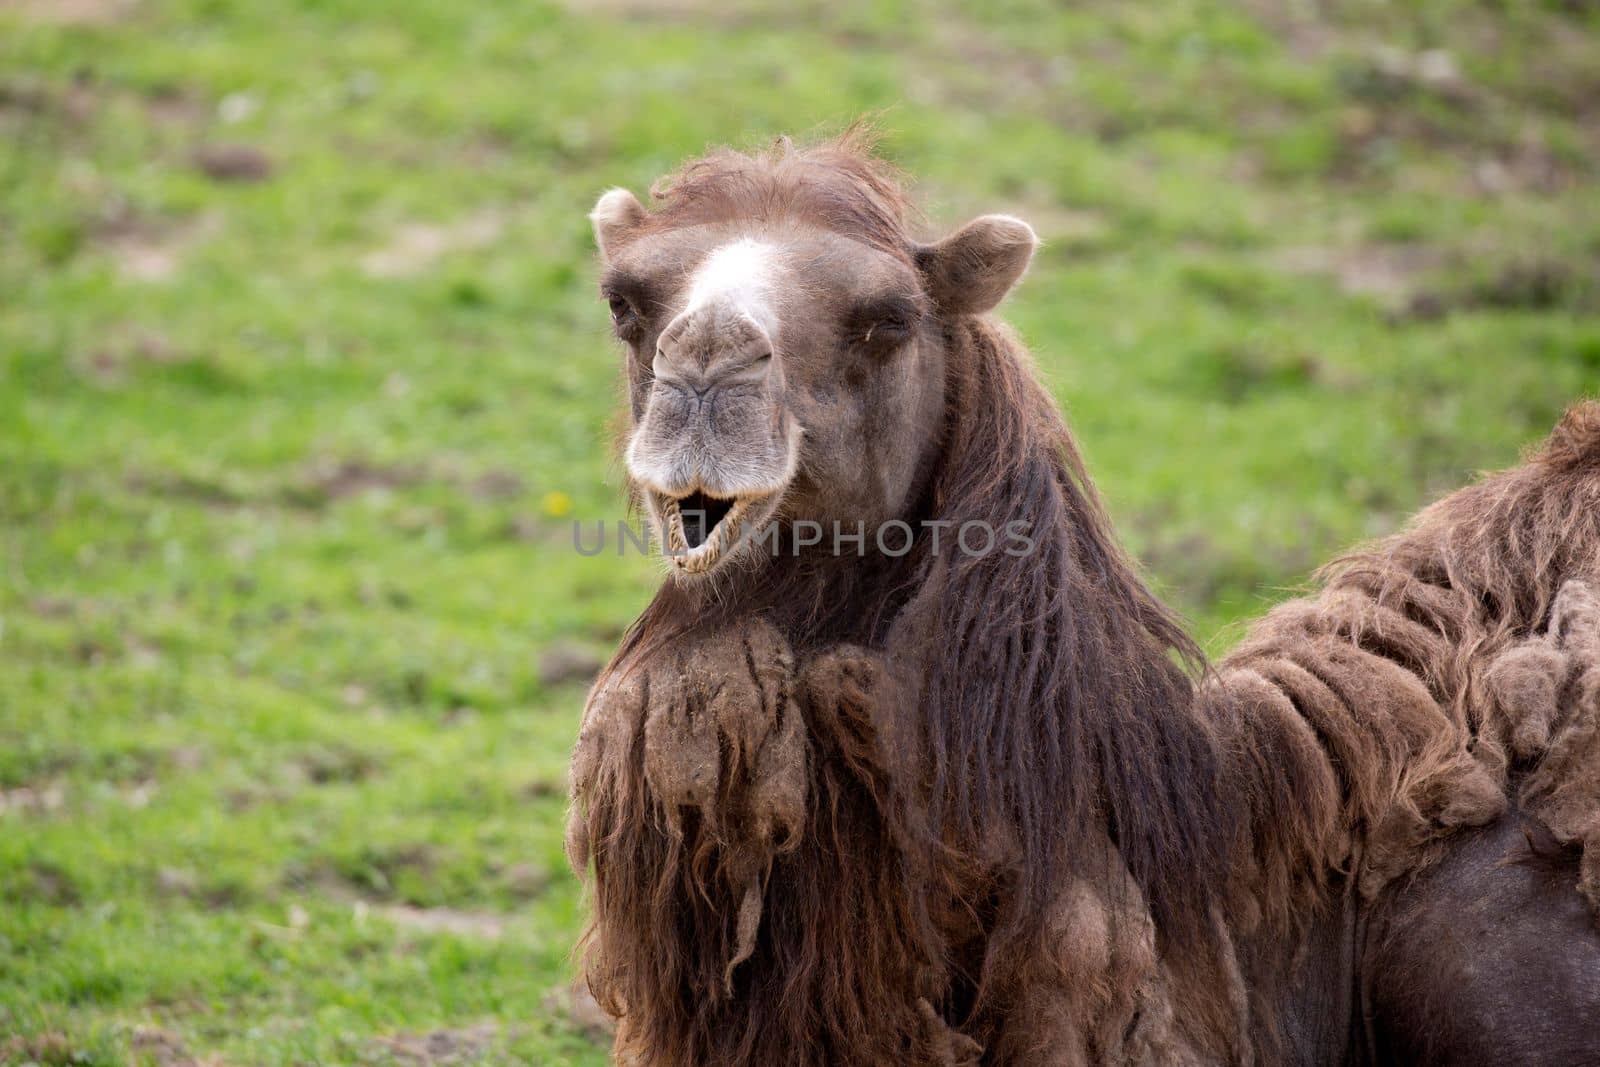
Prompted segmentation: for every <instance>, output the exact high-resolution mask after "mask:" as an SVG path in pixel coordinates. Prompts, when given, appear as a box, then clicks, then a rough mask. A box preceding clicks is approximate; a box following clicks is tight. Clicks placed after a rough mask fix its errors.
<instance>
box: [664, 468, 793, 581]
mask: <svg viewBox="0 0 1600 1067" xmlns="http://www.w3.org/2000/svg"><path fill="white" fill-rule="evenodd" d="M773 495H774V494H771V493H764V494H760V495H758V496H738V497H718V496H711V495H710V494H709V493H705V492H703V491H701V490H698V489H696V490H695V491H694V492H692V493H688V494H686V495H684V496H676V497H674V496H667V495H665V494H662V493H658V494H656V503H657V506H658V507H659V508H660V511H661V526H662V530H663V533H664V536H665V540H666V548H667V558H669V559H670V560H672V565H673V566H674V567H675V568H677V569H678V570H680V571H683V572H686V573H689V574H703V573H705V572H706V571H709V570H710V569H711V568H712V567H714V566H716V565H717V563H719V562H720V561H721V560H722V558H723V557H724V556H725V555H726V554H727V553H728V550H729V549H731V548H733V547H734V546H735V545H737V544H738V543H739V539H740V537H741V536H742V535H743V534H744V533H745V531H746V530H747V529H748V528H750V519H751V518H752V517H755V518H757V519H760V518H763V517H764V516H762V515H760V514H758V513H759V512H760V511H762V510H764V509H763V505H765V504H766V503H768V502H769V501H771V500H772V498H773Z"/></svg>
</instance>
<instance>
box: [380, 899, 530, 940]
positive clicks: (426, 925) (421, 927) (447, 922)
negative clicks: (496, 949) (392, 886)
mask: <svg viewBox="0 0 1600 1067" xmlns="http://www.w3.org/2000/svg"><path fill="white" fill-rule="evenodd" d="M372 913H373V914H375V915H378V916H381V917H382V918H384V919H387V920H388V921H389V922H391V923H393V924H394V925H396V926H398V927H400V928H401V929H402V930H415V931H418V932H420V933H425V934H451V935H453V936H455V937H470V938H476V939H478V940H482V941H498V940H500V938H502V937H503V936H505V932H506V918H505V916H503V915H495V914H493V913H491V912H482V911H461V910H458V909H456V908H418V907H414V906H412V905H410V904H386V905H383V906H381V907H377V908H373V909H372Z"/></svg>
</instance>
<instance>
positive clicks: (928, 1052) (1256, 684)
mask: <svg viewBox="0 0 1600 1067" xmlns="http://www.w3.org/2000/svg"><path fill="white" fill-rule="evenodd" d="M652 193H653V196H652V203H651V205H650V206H649V207H646V205H645V204H643V203H642V202H640V201H639V199H638V198H637V197H635V196H634V195H633V194H632V193H631V192H628V191H626V190H622V189H614V190H611V191H610V192H607V193H606V194H605V195H603V196H602V197H601V198H600V200H599V202H598V203H597V204H596V205H595V208H594V210H593V213H592V216H591V218H592V222H593V225H594V231H595V236H596V239H597V243H598V246H599V250H600V256H601V260H602V264H603V274H602V278H601V291H602V293H603V295H604V296H605V298H606V300H607V302H608V304H609V306H610V310H611V317H612V324H613V329H614V332H615V333H616V336H617V338H618V339H619V342H620V344H621V347H622V349H623V352H624V379H625V382H626V387H627V409H628V430H627V435H626V440H625V445H624V458H625V465H626V470H627V474H628V481H629V487H630V493H631V496H632V498H633V500H634V502H635V503H636V505H637V506H638V507H640V508H641V509H642V510H643V511H644V512H645V513H646V514H647V515H648V516H649V517H650V520H651V522H652V524H653V525H654V527H655V528H656V529H657V530H659V531H660V535H661V538H662V542H663V544H664V546H665V548H666V550H667V552H666V555H667V558H668V561H669V562H668V563H667V564H666V566H667V568H668V572H667V575H666V577H665V580H664V581H663V583H662V585H661V587H660V589H659V590H658V592H657V593H656V595H655V597H654V598H653V599H652V600H651V602H650V603H649V605H648V606H647V608H646V609H645V611H644V613H643V614H642V616H641V617H640V618H639V619H638V620H637V621H636V623H635V624H634V625H633V626H632V627H631V628H630V630H629V631H628V633H627V634H626V635H625V637H624V638H623V640H622V643H621V646H620V648H619V649H618V651H617V653H616V654H615V656H614V658H613V659H612V661H611V662H610V664H609V665H608V666H607V668H606V669H605V670H604V671H603V672H602V674H601V676H600V678H599V679H598V680H597V682H596V683H595V686H594V688H593V690H592V691H591V693H590V696H589V700H588V702H587V704H586V707H585V710H584V718H583V724H582V727H581V730H580V734H579V738H578V741H577V745H576V747H575V751H574V755H573V762H572V770H571V781H572V803H571V810H570V817H569V823H568V834H567V848H568V854H569V858H570V860H571V862H572V864H573V866H574V868H575V869H576V870H578V871H579V872H580V873H581V874H584V875H586V876H587V877H588V879H589V880H590V887H591V897H590V904H591V913H590V919H589V924H588V927H587V929H586V931H585V934H584V939H583V948H582V951H583V955H584V968H585V973H586V976H587V981H588V983H589V985H590V988H591V989H592V991H593V992H594V994H595V996H596V998H597V1000H598V1002H599V1003H600V1004H601V1005H602V1006H603V1007H604V1008H605V1009H606V1010H607V1011H608V1012H609V1013H611V1014H612V1015H614V1016H615V1017H616V1018H617V1020H618V1029H617V1036H616V1047H615V1051H616V1056H617V1059H618V1061H619V1062H621V1063H627V1064H650V1065H680V1064H681V1065H707V1064H717V1065H722V1064H762V1065H769V1064H950V1065H953V1064H1080V1063H1082V1064H1087V1063H1106V1064H1157V1063H1160V1064H1167V1063H1193V1064H1211V1063H1239V1064H1245V1063H1258V1062H1259V1063H1274V1062H1282V1063H1305V1064H1336V1063H1360V1062H1393V1061H1394V1060H1395V1058H1397V1057H1404V1058H1408V1059H1409V1060H1411V1061H1413V1062H1430V1061H1431V1062H1452V1063H1470V1062H1479V1061H1482V1062H1485V1063H1487V1062H1495V1063H1535V1062H1583V1061H1585V1060H1586V1059H1587V1060H1597V1059H1600V1026H1597V1025H1596V1024H1595V1023H1594V1020H1595V1019H1596V1018H1600V933H1597V930H1596V927H1595V925H1594V923H1593V922H1592V915H1591V912H1590V910H1589V907H1588V906H1589V905H1600V894H1597V888H1600V881H1597V878H1596V871H1597V868H1596V862H1597V859H1600V846H1597V847H1595V848H1593V849H1591V850H1586V849H1585V845H1586V844H1588V843H1590V842H1591V840H1592V839H1593V838H1595V837H1596V836H1600V786H1597V785H1596V780H1597V779H1600V647H1597V646H1600V636H1597V632H1596V631H1597V626H1600V602H1597V600H1596V597H1595V590H1596V589H1600V582H1596V581H1595V579H1596V578H1597V577H1600V404H1592V403H1591V404H1587V405H1579V406H1577V407H1574V408H1573V409H1572V410H1571V411H1570V412H1569V413H1568V414H1567V416H1566V417H1565V418H1564V420H1563V421H1562V423H1561V425H1560V426H1559V427H1558V428H1557V429H1556V431H1555V433H1554V434H1553V435H1552V438H1551V440H1550V441H1549V442H1548V443H1547V444H1546V445H1545V447H1544V448H1543V450H1542V451H1540V452H1539V453H1538V454H1537V455H1536V456H1534V457H1533V458H1532V459H1531V460H1530V461H1529V462H1528V463H1527V464H1525V465H1524V466H1522V467H1519V468H1516V469H1514V470H1512V471H1509V472H1506V473H1503V474H1500V475H1495V476H1492V477H1490V478H1488V479H1486V480H1485V481H1483V482H1482V483H1480V484H1478V485H1476V486H1473V487H1470V488H1468V489H1466V490H1463V491H1462V492H1460V493H1458V494H1456V495H1454V496H1451V497H1448V498H1446V499H1445V500H1443V501H1441V502H1439V503H1438V504H1436V505H1434V506H1433V507H1432V508H1430V509H1428V510H1427V511H1425V512H1423V513H1422V514H1421V515H1420V516H1419V517H1418V518H1417V519H1416V520H1414V521H1413V523H1412V524H1411V525H1410V526H1409V527H1408V528H1407V529H1406V530H1404V531H1403V532H1401V533H1399V534H1397V535H1395V536H1394V537H1392V538H1390V539H1388V540H1386V541H1382V542H1379V543H1377V544H1375V545H1372V546H1368V547H1366V548H1363V549H1360V550H1357V551H1355V552H1353V553H1352V554H1350V555H1349V556H1347V557H1345V558H1344V559H1341V560H1339V561H1337V562H1335V563H1334V564H1333V565H1331V566H1330V567H1329V568H1328V569H1327V570H1325V571H1324V572H1323V574H1322V576H1321V582H1322V584H1321V588H1320V590H1318V591H1317V592H1316V593H1314V594H1312V595H1309V596H1307V597H1305V598H1302V599H1299V600H1295V601H1291V602H1289V603H1287V604H1285V605H1282V606H1280V607H1279V608H1278V609H1276V610H1275V611H1273V612H1272V613H1270V614H1269V615H1267V616H1266V617H1265V618H1264V619H1263V620H1261V621H1260V622H1259V623H1258V624H1257V625H1256V627H1255V628H1254V629H1253V630H1252V631H1251V633H1250V634H1249V635H1248V636H1247V637H1246V639H1245V640H1244V642H1243V643H1242V644H1241V646H1240V647H1239V648H1238V649H1237V650H1235V651H1234V652H1233V653H1232V654H1231V655H1230V656H1228V657H1227V658H1226V659H1224V660H1223V661H1222V662H1220V663H1218V664H1215V665H1211V664H1208V663H1207V662H1206V661H1205V658H1204V656H1203V655H1202V654H1201V652H1200V650H1199V648H1198V647H1197V646H1196V644H1195V643H1194V641H1193V640H1192V639H1191V638H1190V637H1189V636H1188V635H1187V634H1186V633H1185V632H1184V630H1183V627H1182V625H1181V624H1180V622H1179V620H1178V619H1177V617H1176V616H1175V615H1174V613H1173V612H1171V611H1170V610H1169V609H1168V608H1167V607H1166V606H1165V605H1163V604H1162V603H1161V602H1160V601H1159V600H1158V599H1157V598H1156V597H1155V596H1154V595H1153V594H1152V593H1151V592H1150V590H1149V589H1148V588H1147V586H1146V584H1145V583H1144V581H1143V580H1142V579H1141V578H1140V576H1139V573H1138V570H1137V568H1136V566H1135V565H1134V563H1133V562H1132V560H1130V558H1129V557H1128V556H1127V554H1126V553H1125V552H1124V551H1123V550H1122V549H1121V548H1120V547H1119V545H1118V543H1117V541H1116V538H1115V536H1114V534H1113V532H1112V529H1111V525H1110V522H1109V521H1108V519H1107V517H1106V514H1105V512H1104V510H1103V508H1102V506H1101V504H1100V502H1099V499H1098V497H1097V496H1096V494H1095V491H1094V489H1093V486H1092V484H1091V482H1090V480H1089V477H1088V474H1087V471H1086V470H1085V467H1084V464H1083V461H1082V459H1081V457H1080V455H1079V453H1078V450H1077V448H1076V446H1075V444H1074V442H1073V439H1072V436H1071V434H1070V433H1069V432H1068V430H1067V427H1066V425H1065V424H1064V422H1063V420H1062V418H1061V416H1060V414H1059V412H1058V410H1057V408H1056V406H1055V404H1054V402H1053V401H1052V399H1051V398H1050V396H1049V395H1048V393H1047V392H1046V391H1045V390H1044V388H1043V387H1042V386H1041V385H1040V384H1039V381H1038V379H1037V376H1036V375H1035V373H1034V371H1033V369H1032V366H1031V363H1030V361H1029V358H1028V355H1027V353H1026V351H1025V350H1024V348H1023V346H1022V344H1021V343H1020V342H1019V340H1018V339H1017V338H1016V336H1015V335H1014V334H1012V333H1011V332H1010V331H1009V330H1008V329H1007V328H1006V327H1005V326H1004V325H1002V324H1001V323H999V322H998V321H996V320H995V318H994V317H993V316H992V315H991V314H990V312H992V310H993V309H994V308H995V307H996V305H997V304H998V303H999V302H1000V301H1001V299H1002V298H1003V297H1004V296H1005V295H1006V294H1007V293H1008V292H1009V291H1010V290H1011V289H1012V287H1013V286H1014V285H1015V284H1016V283H1017V282H1018V280H1019V279H1020V278H1021V277H1022V276H1023V274H1024V272H1025V270H1026V269H1027V267H1028V265H1029V262H1030V260H1031V257H1032V255H1033V252H1034V248H1035V244H1036V239H1035V236H1034V233H1033V231H1032V229H1031V228H1030V227H1029V226H1028V225H1027V224H1026V223H1024V222H1022V221H1021V220H1019V219H1015V218H1011V217H1009V216H1003V215H988V216H983V217H980V218H977V219H975V220H973V221H972V222H970V223H968V224H967V225H965V226H963V227H961V228H960V229H958V230H957V231H955V232H954V233H953V234H951V235H950V236H948V237H945V238H943V239H941V240H938V241H934V242H931V243H926V242H922V241H919V240H917V239H916V238H915V237H913V236H912V234H911V232H910V224H909V222H908V220H909V219H910V218H911V217H912V211H911V206H910V204H909V202H908V200H907V197H906V196H905V194H904V192H903V189H902V186H901V183H900V182H899V180H898V178H897V176H896V175H895V173H894V172H893V171H892V170H891V169H890V168H888V167H887V166H886V165H885V164H884V163H882V162H881V161H880V160H878V159H877V158H876V157H875V155H874V153H873V152H872V149H871V145H870V137H869V136H868V135H866V134H865V133H863V132H862V131H860V130H858V129H853V130H852V131H850V132H847V133H846V134H845V135H843V136H842V137H839V138H837V139H833V140H830V141H826V142H823V143H820V144H817V145H813V146H810V147H805V148H801V147H796V146H795V145H794V144H792V143H791V142H789V141H788V140H780V141H778V142H777V143H776V144H774V145H773V146H772V147H771V148H770V149H768V150H765V151H762V152H758V153H753V154H744V153H739V152H735V151H731V150H721V151H718V152H714V153H712V154H711V155H708V156H706V157H705V158H703V159H700V160H697V161H695V162H692V163H690V164H688V165H687V166H686V167H684V168H683V169H682V170H680V171H679V172H678V173H676V174H675V175H672V176H670V177H669V178H667V179H664V180H663V181H662V182H660V183H658V184H657V185H656V187H655V188H654V189H653V190H652ZM885 530H892V534H891V535H890V536H889V537H888V538H887V539H884V537H883V533H884V531H885ZM823 531H826V532H827V533H828V534H829V535H832V536H831V537H823V536H821V535H822V532H823ZM984 531H989V532H990V533H991V534H993V533H996V532H1000V541H999V543H998V544H997V543H994V538H992V537H985V536H984ZM967 534H970V535H971V536H964V535H967ZM941 535H942V536H941ZM1001 545H1003V546H1004V547H1001ZM1468 915H1470V916H1472V921H1473V922H1474V923H1475V924H1476V925H1475V926H1474V927H1473V928H1472V931H1469V932H1466V933H1463V932H1462V931H1461V930H1460V929H1458V927H1457V925H1456V923H1457V921H1458V920H1459V919H1460V918H1461V917H1463V916H1468ZM1497 923H1504V924H1506V925H1504V927H1503V929H1504V930H1506V931H1509V932H1510V935H1512V936H1499V935H1497V934H1496V933H1495V931H1496V929H1497V927H1496V924H1497ZM1446 935H1451V936H1446ZM1461 937H1466V938H1467V941H1466V943H1465V944H1462V943H1460V938H1461ZM1447 943H1448V946H1449V948H1450V951H1448V952H1447V951H1445V947H1446V944H1447ZM1485 975H1494V976H1496V977H1495V978H1494V980H1493V981H1489V980H1486V979H1485V977H1484V976H1485ZM1530 1016H1537V1018H1538V1019H1539V1020H1540V1023H1539V1025H1538V1026H1530V1025H1528V1024H1527V1020H1528V1018H1529V1017H1530ZM1552 1057H1553V1058H1552Z"/></svg>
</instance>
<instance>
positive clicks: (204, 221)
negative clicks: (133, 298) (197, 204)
mask: <svg viewBox="0 0 1600 1067" xmlns="http://www.w3.org/2000/svg"><path fill="white" fill-rule="evenodd" d="M221 228H222V220H221V219H220V218H219V217H218V216H217V215H215V214H210V213H208V214H204V215H199V216H197V217H195V218H192V219H183V220H177V221H172V220H161V219H152V218H148V217H144V216H140V215H136V214H134V213H132V212H127V211H124V212H119V213H117V214H115V215H113V216H112V217H111V218H108V219H107V220H105V221H104V222H103V223H102V224H101V225H100V226H99V227H98V228H97V229H96V230H95V238H96V240H97V241H98V243H99V245H100V247H101V248H103V249H104V250H105V253H106V255H108V256H109V257H110V258H111V261H112V262H113V263H114V264H116V267H117V272H118V273H119V274H121V275H122V276H123V277H124V278H127V279H129V280H131V281H137V282H168V281H171V280H172V279H173V278H175V277H177V276H178V274H179V273H180V272H181V271H182V269H183V266H184V263H185V262H186V261H187V260H188V259H189V257H190V256H191V255H193V254H194V252H195V251H196V250H197V249H198V248H200V247H201V246H202V245H204V244H205V243H206V242H208V241H210V240H211V239H212V238H213V237H215V236H216V234H217V232H218V231H219V230H221Z"/></svg>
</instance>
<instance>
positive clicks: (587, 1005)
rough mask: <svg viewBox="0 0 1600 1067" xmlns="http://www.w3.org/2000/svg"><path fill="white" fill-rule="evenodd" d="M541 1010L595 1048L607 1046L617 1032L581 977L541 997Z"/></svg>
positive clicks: (612, 1021)
mask: <svg viewBox="0 0 1600 1067" xmlns="http://www.w3.org/2000/svg"><path fill="white" fill-rule="evenodd" d="M544 1008H545V1011H547V1012H549V1013H550V1014H551V1015H552V1016H553V1017H555V1018H557V1019H561V1020H563V1021H565V1022H566V1023H567V1025H568V1026H570V1027H572V1029H574V1030H576V1031H578V1032H579V1033H580V1034H582V1035H583V1036H584V1037H586V1038H588V1039H589V1040H590V1041H593V1042H594V1043H595V1044H597V1045H604V1044H608V1043H610V1041H611V1035H612V1034H614V1033H615V1032H616V1029H617V1024H616V1020H614V1019H612V1018H611V1016H609V1015H607V1014H606V1013H605V1010H604V1009H603V1008H601V1007H600V1005H599V1004H598V1003H596V1001H595V999H594V994H593V993H590V992H589V984H588V983H587V982H585V981H584V980H583V979H581V978H580V979H578V980H577V981H575V982H573V983H572V984H571V985H570V986H568V987H567V988H565V989H557V990H554V991H552V992H551V993H550V995H549V996H547V997H545V998H544Z"/></svg>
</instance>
